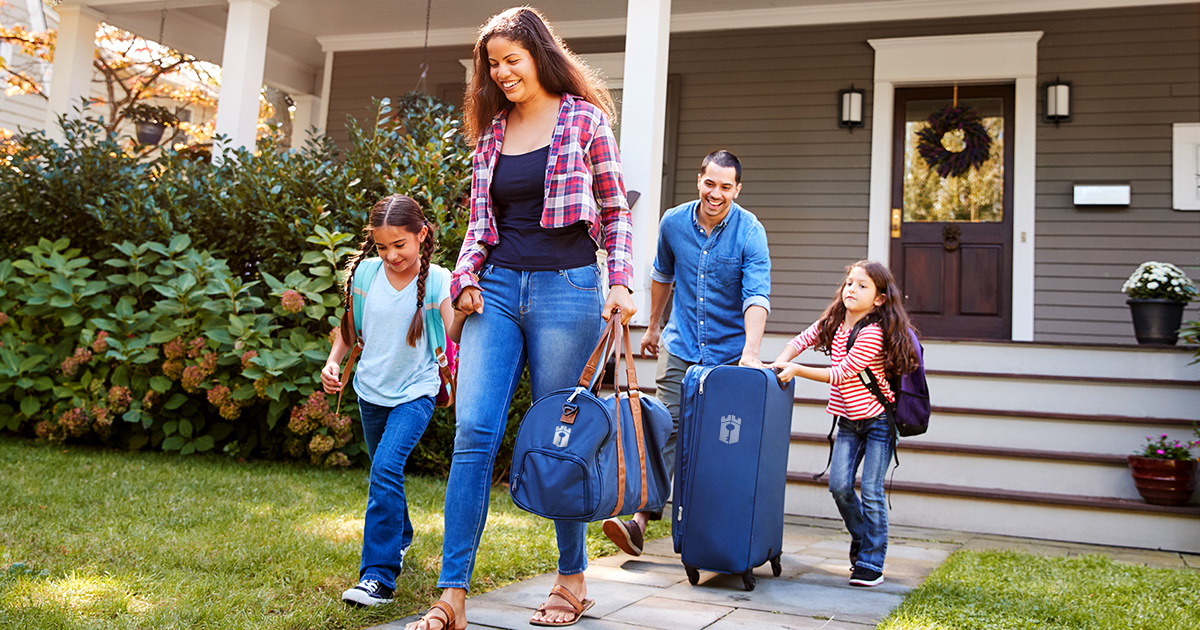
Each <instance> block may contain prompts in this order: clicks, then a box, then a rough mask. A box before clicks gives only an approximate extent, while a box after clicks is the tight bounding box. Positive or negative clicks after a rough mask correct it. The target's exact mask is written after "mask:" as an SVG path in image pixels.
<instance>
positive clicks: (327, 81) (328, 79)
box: [314, 50, 333, 133]
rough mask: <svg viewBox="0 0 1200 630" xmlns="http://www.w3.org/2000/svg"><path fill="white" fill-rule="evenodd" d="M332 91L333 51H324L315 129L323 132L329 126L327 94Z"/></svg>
mask: <svg viewBox="0 0 1200 630" xmlns="http://www.w3.org/2000/svg"><path fill="white" fill-rule="evenodd" d="M332 91H333V51H332V50H330V51H326V53H325V67H324V68H321V98H319V99H317V118H316V122H315V123H314V124H315V125H316V126H317V131H319V132H321V133H325V130H326V129H328V128H329V95H330V93H331V92H332Z"/></svg>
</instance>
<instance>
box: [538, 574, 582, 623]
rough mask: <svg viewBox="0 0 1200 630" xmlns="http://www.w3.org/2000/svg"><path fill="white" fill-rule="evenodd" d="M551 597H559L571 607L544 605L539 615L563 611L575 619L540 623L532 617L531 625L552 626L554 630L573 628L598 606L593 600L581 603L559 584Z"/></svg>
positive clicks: (552, 591) (551, 593) (553, 589)
mask: <svg viewBox="0 0 1200 630" xmlns="http://www.w3.org/2000/svg"><path fill="white" fill-rule="evenodd" d="M550 595H558V596H559V597H561V598H563V599H564V600H566V601H567V603H568V604H570V606H551V605H549V604H542V605H541V607H540V608H538V609H537V611H538V612H539V613H545V612H546V611H549V610H563V611H566V612H569V613H572V614H574V617H570V618H569V619H568V620H567V621H559V622H553V621H540V620H537V619H534V618H533V617H530V619H529V623H530V624H531V625H535V626H550V627H554V628H557V627H561V626H573V625H575V624H576V623H578V622H579V619H580V618H581V617H583V613H585V612H587V610H588V609H589V608H591V607H592V606H594V605H596V602H595V600H591V599H585V600H583V601H582V602H581V601H579V598H578V597H575V595H574V594H572V593H571V591H568V590H567V589H566V588H564V587H562V586H560V585H557V584H556V585H555V586H554V588H552V589H550Z"/></svg>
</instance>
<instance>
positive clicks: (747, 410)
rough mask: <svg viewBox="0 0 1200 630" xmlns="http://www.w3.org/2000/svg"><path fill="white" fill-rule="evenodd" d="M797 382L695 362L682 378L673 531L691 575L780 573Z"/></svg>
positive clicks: (750, 585) (750, 580)
mask: <svg viewBox="0 0 1200 630" xmlns="http://www.w3.org/2000/svg"><path fill="white" fill-rule="evenodd" d="M795 389H796V385H795V382H789V383H788V384H787V385H786V386H785V385H782V384H780V382H779V379H778V378H776V377H775V373H774V372H772V371H771V370H767V369H753V368H744V367H736V366H731V365H721V366H699V365H696V366H692V367H690V368H688V371H687V373H686V374H685V375H684V378H683V387H682V393H681V396H680V398H681V400H680V414H679V415H680V418H679V436H678V444H677V447H676V448H677V451H678V455H677V456H676V458H675V502H674V505H673V510H672V511H673V515H672V520H671V533H672V537H673V540H674V543H675V552H676V553H679V554H680V555H681V559H682V560H683V566H684V568H685V569H686V570H687V576H688V581H689V582H691V583H692V584H696V583H697V582H699V581H700V570H701V569H703V570H705V571H716V572H719V573H729V574H734V575H741V576H742V584H743V585H744V586H745V587H746V590H748V591H749V590H753V589H754V574H753V570H754V567H757V566H761V565H763V564H765V563H767V562H770V563H771V569H772V571H773V572H774V574H775V575H779V572H780V570H781V567H780V556H781V554H782V547H783V495H784V490H785V488H786V485H787V458H788V444H789V442H790V438H791V423H792V400H793V396H794V392H795Z"/></svg>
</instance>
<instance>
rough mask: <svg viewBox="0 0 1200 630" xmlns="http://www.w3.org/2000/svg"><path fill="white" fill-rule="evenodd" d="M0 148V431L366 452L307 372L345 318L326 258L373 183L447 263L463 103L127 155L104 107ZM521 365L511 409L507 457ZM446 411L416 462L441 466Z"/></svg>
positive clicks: (339, 251) (463, 166)
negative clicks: (416, 206) (150, 155)
mask: <svg viewBox="0 0 1200 630" xmlns="http://www.w3.org/2000/svg"><path fill="white" fill-rule="evenodd" d="M60 124H61V125H62V128H63V131H64V135H65V137H66V140H65V141H64V142H63V143H62V144H58V143H55V142H54V141H51V140H49V139H48V138H47V137H45V136H44V135H42V134H32V135H29V136H25V137H23V138H21V139H20V141H19V142H18V143H10V144H7V145H5V146H3V147H0V149H3V150H2V151H0V239H2V241H0V242H3V244H4V245H3V249H0V430H7V431H10V432H15V433H18V434H23V435H37V436H38V437H40V438H42V439H47V440H80V441H92V442H99V443H104V444H108V445H112V446H119V447H123V448H128V449H141V448H156V449H162V450H168V451H178V452H180V453H182V454H189V453H193V452H214V451H216V452H224V453H227V454H229V455H231V456H236V457H266V458H278V457H292V458H304V459H309V460H311V461H312V462H314V463H320V464H326V465H347V464H350V463H354V462H356V461H365V445H364V444H363V443H362V436H361V427H360V424H359V422H358V410H357V405H356V404H355V402H356V400H355V396H354V393H353V391H352V390H351V391H348V392H347V396H346V399H345V400H344V401H343V408H342V409H340V410H335V409H332V408H331V407H330V403H329V398H328V397H326V396H325V395H324V394H323V393H322V392H321V391H320V382H319V378H318V372H319V370H320V369H321V367H322V366H323V365H324V362H325V359H326V357H327V356H328V353H329V348H330V337H329V335H330V333H331V331H332V330H333V329H334V327H336V325H337V322H338V321H340V318H341V316H342V308H341V303H340V297H339V295H338V291H337V287H336V285H337V284H338V280H339V279H340V272H339V267H340V263H341V262H342V261H344V259H345V257H346V255H347V254H348V253H349V252H350V251H352V249H353V248H354V247H355V246H356V242H355V239H356V237H355V233H357V232H358V230H359V229H360V228H361V226H362V224H363V222H364V220H365V217H366V215H367V212H368V210H369V209H370V207H371V205H373V204H374V202H375V201H377V200H378V199H380V198H382V197H384V196H386V195H388V194H391V193H393V192H403V193H405V194H408V195H410V196H412V197H414V198H415V199H417V201H418V202H419V203H420V204H421V205H422V207H423V208H425V209H426V212H427V213H428V214H429V215H430V216H431V218H432V219H433V220H434V221H435V223H436V224H438V226H439V228H440V230H439V245H440V249H439V251H438V253H437V254H436V255H435V258H434V260H435V262H438V263H439V264H443V265H446V266H453V262H454V259H455V257H456V255H457V252H458V249H459V247H460V245H461V243H462V238H463V233H464V232H465V229H466V219H467V210H466V196H467V192H468V187H469V184H470V151H469V147H467V145H466V143H465V141H464V140H463V139H462V137H461V134H459V133H458V130H459V128H460V125H461V120H460V118H459V117H458V115H457V113H456V112H454V111H453V109H452V108H451V107H449V106H447V105H444V104H442V103H440V102H438V101H436V100H435V99H432V98H431V97H427V96H422V95H409V96H406V97H404V98H403V99H401V101H400V102H399V107H398V109H396V110H393V108H392V106H391V104H390V103H389V102H388V101H387V100H382V101H377V102H376V107H375V114H374V117H373V120H370V121H369V124H368V125H365V126H364V125H360V124H359V123H358V122H356V121H353V120H352V121H351V124H350V144H349V146H348V148H347V149H346V150H345V151H344V152H342V151H341V150H340V149H339V148H338V147H337V146H335V145H334V144H333V143H332V141H330V140H329V138H327V137H322V138H319V139H317V140H316V141H314V142H311V143H309V145H308V146H306V147H305V148H304V150H302V151H292V152H286V153H280V152H278V151H276V150H275V147H274V146H272V145H271V144H270V143H269V141H268V142H267V143H266V144H265V145H260V147H259V151H258V152H251V151H246V150H239V151H235V152H231V153H227V154H226V159H225V160H223V161H222V163H221V164H219V165H212V164H210V163H208V162H207V161H200V160H196V159H193V158H192V157H190V156H189V155H188V154H185V153H171V152H169V151H168V152H166V153H164V154H163V155H162V156H160V157H158V158H156V159H154V160H152V161H138V160H137V159H135V158H134V157H131V156H130V155H128V154H127V152H126V151H125V150H124V144H123V143H122V141H121V139H119V138H117V137H114V136H112V135H109V134H107V133H106V132H104V131H103V128H102V127H101V126H100V121H96V120H88V119H78V120H68V119H65V118H64V119H62V120H61V121H60ZM528 392H529V390H528V385H527V383H525V384H523V385H522V387H521V388H520V389H519V390H518V394H517V396H516V398H515V399H514V403H513V406H512V408H511V409H510V414H509V418H510V422H509V432H508V436H507V437H506V440H505V442H504V445H503V446H502V450H501V454H500V456H499V457H498V458H497V470H498V471H500V474H503V473H504V472H505V471H506V470H507V467H508V460H509V457H510V455H511V443H512V439H513V435H514V434H515V428H516V424H517V422H519V419H520V414H521V412H523V411H524V409H526V408H527V407H528V405H529V403H530V401H529V393H528ZM454 426H455V425H454V416H453V411H452V410H446V409H438V410H437V411H436V412H435V414H434V419H433V422H431V424H430V428H429V429H428V430H427V432H426V436H425V437H424V438H423V439H422V441H421V443H420V445H419V447H418V449H417V451H416V452H415V453H414V454H413V457H412V464H413V469H415V470H418V471H426V472H432V473H439V474H445V473H446V472H447V471H448V470H449V465H450V455H451V453H452V451H453V442H454Z"/></svg>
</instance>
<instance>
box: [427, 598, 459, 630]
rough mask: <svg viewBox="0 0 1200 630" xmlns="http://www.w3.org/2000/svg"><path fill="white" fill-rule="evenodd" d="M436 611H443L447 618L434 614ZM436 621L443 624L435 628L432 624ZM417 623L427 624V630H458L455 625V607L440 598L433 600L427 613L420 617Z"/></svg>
mask: <svg viewBox="0 0 1200 630" xmlns="http://www.w3.org/2000/svg"><path fill="white" fill-rule="evenodd" d="M434 611H441V613H442V614H443V615H445V619H443V618H441V617H435V616H433V613H434ZM435 622H436V623H440V624H442V625H441V626H438V627H437V628H434V627H433V625H432V624H433V623H435ZM417 623H419V624H425V630H457V628H455V627H454V608H453V607H452V606H450V604H447V603H446V602H444V601H442V600H440V599H439V600H437V601H436V602H433V605H431V606H430V607H429V611H428V612H426V613H425V616H424V617H421V618H420V619H418V620H417Z"/></svg>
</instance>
